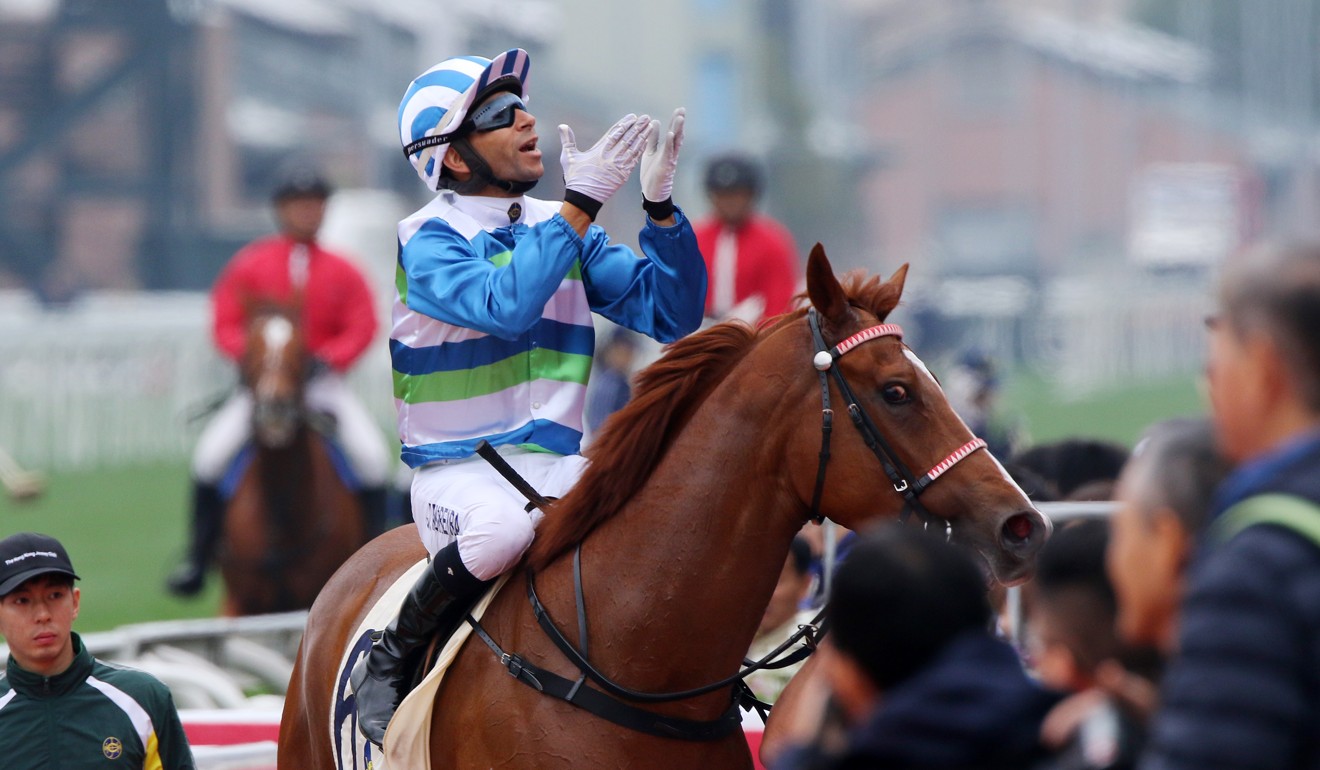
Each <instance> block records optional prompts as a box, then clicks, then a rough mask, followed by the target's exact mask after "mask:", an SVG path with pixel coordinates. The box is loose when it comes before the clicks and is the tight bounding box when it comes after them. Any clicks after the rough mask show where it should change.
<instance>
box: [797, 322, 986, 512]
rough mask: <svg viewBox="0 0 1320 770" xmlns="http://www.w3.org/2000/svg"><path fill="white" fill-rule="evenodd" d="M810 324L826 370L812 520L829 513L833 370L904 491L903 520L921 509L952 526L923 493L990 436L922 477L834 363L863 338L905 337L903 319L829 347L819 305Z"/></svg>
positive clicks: (816, 359)
mask: <svg viewBox="0 0 1320 770" xmlns="http://www.w3.org/2000/svg"><path fill="white" fill-rule="evenodd" d="M807 323H808V326H810V327H811V337H812V340H813V341H814V342H815V346H816V353H815V355H814V356H813V357H812V359H811V363H812V366H814V367H815V368H816V371H817V373H818V374H819V375H820V399H821V431H820V433H821V437H820V464H819V465H818V466H817V468H816V485H815V489H814V491H813V492H812V494H811V519H812V521H815V522H816V523H818V524H819V523H821V522H823V521H824V520H825V516H824V515H823V514H821V512H820V500H821V496H822V495H823V494H824V492H825V469H826V467H827V466H828V465H829V460H830V434H831V432H832V431H833V427H834V410H833V408H831V406H830V403H831V402H830V375H831V374H832V375H833V376H834V383H835V384H836V385H838V387H839V393H840V395H842V396H843V400H844V401H845V402H846V403H847V404H848V416H849V417H851V418H852V422H853V425H855V426H857V431H858V432H859V433H861V434H862V440H863V441H865V442H866V446H867V447H868V448H869V449H870V450H871V452H872V454H874V455H875V456H876V459H878V460H879V461H880V466H881V467H882V468H884V469H885V475H886V476H888V477H889V481H890V483H891V484H893V487H894V491H895V492H897V493H899V494H900V495H902V496H903V510H902V512H900V513H899V515H898V520H899V521H901V522H903V523H906V522H907V520H908V518H909V517H910V516H911V515H912V514H913V513H916V514H917V518H919V519H921V522H922V524H923V525H924V526H925V527H927V528H929V527H930V525H931V523H932V522H938V523H941V524H943V525H944V529H945V530H946V532H947V530H948V529H949V526H950V525H949V522H948V520H947V519H944V518H941V517H938V516H936V515H935V514H933V513H931V512H930V510H929V509H927V508H926V506H924V505H922V504H921V501H920V500H919V499H918V498H919V497H920V496H921V493H922V492H925V491H926V490H927V489H928V488H929V487H930V485H931V484H933V483H935V480H936V479H938V478H939V477H940V476H943V475H944V474H945V473H947V472H948V471H949V469H950V468H952V467H953V466H955V465H957V464H958V463H959V462H960V461H961V460H963V459H965V458H966V457H967V456H968V455H970V454H971V453H973V452H975V451H976V450H978V449H985V448H986V444H985V439H982V438H976V437H973V438H972V440H971V441H968V442H967V443H965V444H963V445H962V446H960V447H958V448H957V449H955V450H953V451H952V452H950V453H949V454H948V456H946V457H945V458H944V459H943V460H941V461H939V462H938V463H936V464H935V466H934V467H932V468H931V469H930V470H928V471H926V473H925V474H923V475H922V476H920V477H917V476H916V474H914V473H913V472H912V471H911V470H909V469H908V467H907V465H905V464H904V463H903V461H902V460H901V459H899V457H898V454H897V453H896V452H894V449H893V447H891V446H890V445H889V442H887V441H885V437H884V434H882V433H881V432H880V429H879V428H877V427H876V425H875V422H874V421H872V420H871V416H870V415H868V414H867V413H866V410H865V409H862V408H861V407H860V406H858V404H857V396H856V395H855V394H854V393H853V389H852V388H851V387H850V386H849V385H848V379H847V378H846V377H844V376H843V368H842V367H838V366H835V365H834V362H835V361H837V360H839V359H840V358H842V357H843V354H844V353H847V352H848V351H850V350H852V349H853V348H855V347H857V346H858V345H861V344H862V343H863V342H867V341H869V340H874V339H879V338H881V337H897V338H898V339H899V340H900V341H901V340H902V339H903V329H902V328H901V327H899V326H898V325H897V324H877V325H876V326H870V327H867V328H865V329H862V330H861V331H859V332H857V333H856V334H854V335H852V336H851V337H848V338H847V339H845V340H843V341H842V342H840V343H839V344H837V345H835V346H834V347H829V346H827V345H826V344H825V337H824V336H823V335H822V334H821V332H820V315H819V314H818V313H817V312H816V309H815V308H814V307H813V308H810V309H808V311H807Z"/></svg>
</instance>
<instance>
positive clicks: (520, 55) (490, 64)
mask: <svg viewBox="0 0 1320 770" xmlns="http://www.w3.org/2000/svg"><path fill="white" fill-rule="evenodd" d="M530 67H531V60H530V59H529V58H528V56H527V52H526V51H524V50H522V49H521V48H512V49H510V50H508V51H505V52H504V53H502V54H500V55H499V56H496V57H495V58H494V59H486V58H484V57H481V56H458V57H455V58H453V59H445V60H444V61H442V62H440V63H439V64H437V65H435V66H434V67H432V68H431V69H429V70H427V71H426V72H423V73H422V74H421V75H418V76H417V77H416V78H415V79H414V80H413V82H412V83H410V84H408V91H407V93H405V94H404V95H403V101H402V102H400V103H399V139H400V141H401V142H402V144H403V154H404V155H406V156H408V162H409V163H412V165H413V168H414V169H416V171H417V176H419V177H421V178H422V181H423V182H425V183H426V186H427V187H428V188H430V189H432V190H439V189H440V168H441V161H443V160H444V157H445V152H446V151H447V150H448V149H449V140H450V139H451V138H452V137H453V135H454V133H455V132H456V131H457V130H458V128H459V126H461V125H462V124H463V119H464V118H466V117H467V114H468V110H469V109H471V108H472V105H473V104H474V103H475V102H476V101H477V99H478V98H479V97H482V96H485V94H487V93H489V92H490V89H491V86H492V85H494V86H496V87H505V88H508V89H509V90H511V91H514V92H515V93H517V94H518V95H519V96H521V97H522V98H523V99H526V98H527V71H528V69H529V68H530Z"/></svg>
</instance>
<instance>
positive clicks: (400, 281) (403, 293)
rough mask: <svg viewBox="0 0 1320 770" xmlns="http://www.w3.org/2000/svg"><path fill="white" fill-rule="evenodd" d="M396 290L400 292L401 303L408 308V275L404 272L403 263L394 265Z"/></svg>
mask: <svg viewBox="0 0 1320 770" xmlns="http://www.w3.org/2000/svg"><path fill="white" fill-rule="evenodd" d="M394 290H395V291H397V292H399V302H401V303H402V304H403V306H404V307H407V306H408V274H407V273H405V272H404V271H403V263H401V262H395V263H394Z"/></svg>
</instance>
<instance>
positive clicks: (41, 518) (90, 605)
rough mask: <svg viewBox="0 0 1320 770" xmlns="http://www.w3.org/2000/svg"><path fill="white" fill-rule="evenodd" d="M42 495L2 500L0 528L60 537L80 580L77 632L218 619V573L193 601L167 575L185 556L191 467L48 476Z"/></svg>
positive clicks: (144, 468) (99, 471) (141, 468)
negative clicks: (180, 595) (172, 588)
mask: <svg viewBox="0 0 1320 770" xmlns="http://www.w3.org/2000/svg"><path fill="white" fill-rule="evenodd" d="M47 476H48V478H47V481H48V485H47V489H46V492H45V494H44V495H42V496H41V497H39V498H37V499H36V500H31V501H28V502H21V503H19V502H15V501H13V500H10V499H8V498H0V533H2V534H4V535H10V534H13V533H15V532H22V531H36V532H44V533H46V534H48V535H53V536H55V537H57V538H59V540H60V542H62V543H63V544H64V547H65V548H67V549H68V551H69V558H70V559H71V560H72V561H73V567H74V569H75V570H77V571H78V575H79V576H80V577H81V578H82V580H81V581H79V584H78V585H79V588H80V589H81V590H82V606H81V608H80V610H79V613H78V620H77V622H76V623H75V624H74V628H75V630H78V631H82V632H90V631H103V630H107V629H110V628H114V627H116V626H120V625H124V624H126V623H136V622H141V621H147V620H166V619H174V618H194V617H214V616H215V615H216V614H217V612H218V609H219V606H220V590H219V583H220V581H219V579H218V576H216V575H213V576H212V579H211V580H210V581H209V582H208V585H207V587H206V590H205V591H203V593H202V594H201V595H200V596H198V597H197V598H196V599H194V600H189V601H184V600H180V599H176V598H174V597H173V596H171V595H169V594H168V593H167V592H166V591H165V588H164V581H165V577H166V576H167V575H168V574H169V572H170V570H171V569H172V568H173V567H174V565H175V564H176V563H177V561H178V558H179V557H180V556H181V555H182V553H183V544H184V538H185V536H186V526H187V517H188V513H187V512H188V494H189V491H188V468H187V465H185V464H183V463H180V464H177V465H151V466H130V467H122V468H109V469H102V470H95V471H84V472H65V473H59V472H56V473H48V474H47Z"/></svg>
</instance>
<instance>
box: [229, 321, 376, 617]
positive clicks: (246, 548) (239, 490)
mask: <svg viewBox="0 0 1320 770" xmlns="http://www.w3.org/2000/svg"><path fill="white" fill-rule="evenodd" d="M297 317H298V314H297V310H296V307H295V308H288V307H282V306H278V305H270V304H263V305H260V306H253V307H251V308H250V309H249V310H248V318H249V321H248V327H247V336H246V340H247V342H246V346H245V349H244V354H243V359H242V362H241V365H240V371H241V375H242V379H243V383H244V386H245V387H246V388H247V389H248V391H249V392H250V393H251V396H252V417H251V430H252V441H251V444H250V446H249V447H247V448H245V449H244V452H245V453H248V456H246V457H244V458H243V460H242V461H241V463H240V465H239V466H237V467H238V468H241V469H242V470H241V477H240V478H239V480H238V481H237V483H236V485H235V487H234V493H233V496H232V497H231V498H230V500H229V502H228V507H227V509H226V511H225V517H224V522H225V524H224V532H223V539H222V540H221V545H220V549H219V564H220V572H221V576H222V577H223V579H224V585H225V600H224V614H226V615H253V614H259V613H267V612H283V611H289V610H300V609H307V608H309V607H311V605H312V602H313V601H314V600H315V599H316V596H317V594H318V593H319V592H320V591H321V588H322V586H324V585H325V583H326V581H327V580H329V578H330V576H331V575H332V574H333V573H334V571H335V570H336V569H338V568H339V566H340V565H341V564H343V563H344V562H345V561H346V560H347V559H348V558H349V557H350V556H351V555H352V554H353V553H354V552H355V551H357V550H358V549H359V548H360V547H361V546H362V545H363V544H364V543H365V542H366V541H367V532H366V526H365V523H364V520H363V513H362V505H361V502H360V501H359V499H358V496H357V495H356V494H355V493H354V492H353V490H351V489H350V488H349V487H348V486H346V484H345V483H344V481H343V480H342V478H341V474H340V473H339V472H338V470H337V469H336V465H337V463H338V462H339V461H338V460H337V459H336V458H335V456H334V452H335V451H337V450H335V449H333V448H332V447H331V446H330V444H329V441H328V440H327V439H326V438H325V437H324V435H323V434H325V433H328V432H331V430H330V429H331V428H333V426H329V425H324V424H322V423H324V418H323V417H322V416H320V415H317V414H314V413H312V412H310V411H309V410H308V409H307V407H306V402H305V399H304V392H305V386H306V384H307V380H308V375H309V371H310V366H311V363H312V361H311V356H310V353H309V352H308V351H307V348H306V347H305V345H304V343H303V335H302V331H301V330H300V328H299V326H298V324H297V322H296V320H295V319H296V318H297ZM244 465H245V467H244Z"/></svg>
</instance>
